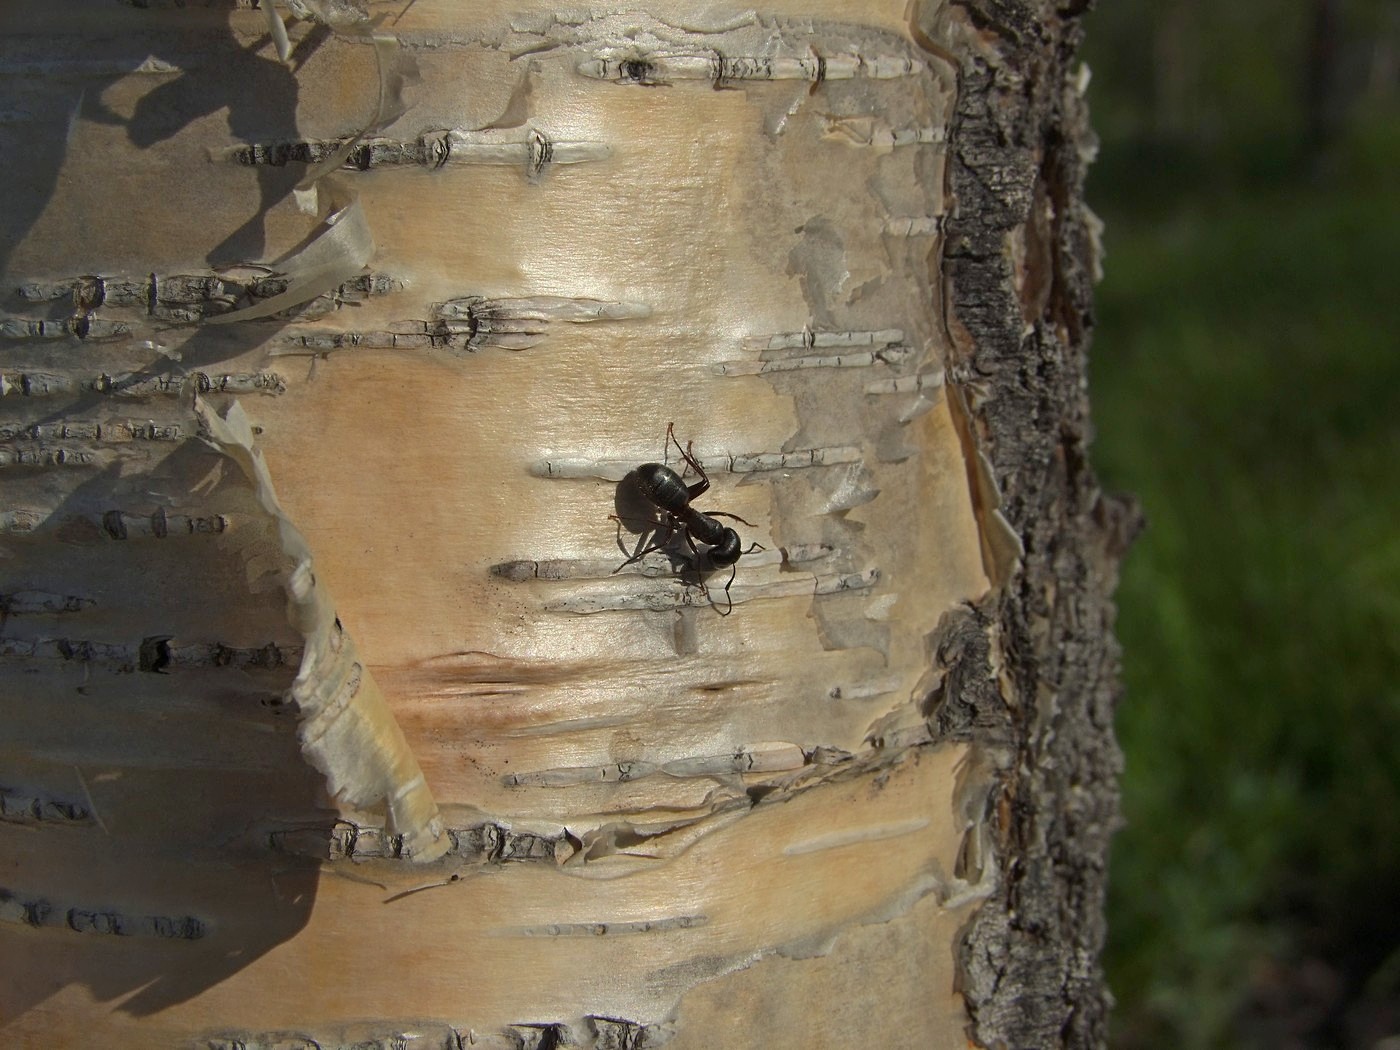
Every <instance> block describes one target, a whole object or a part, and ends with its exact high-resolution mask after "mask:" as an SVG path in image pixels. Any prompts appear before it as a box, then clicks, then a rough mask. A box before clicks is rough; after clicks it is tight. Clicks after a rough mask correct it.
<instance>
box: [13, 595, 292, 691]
mask: <svg viewBox="0 0 1400 1050" xmlns="http://www.w3.org/2000/svg"><path fill="white" fill-rule="evenodd" d="M74 600H81V599H74ZM0 608H2V607H0ZM72 611H79V610H76V609H75V610H72ZM171 639H172V636H171V635H153V636H151V637H149V638H146V639H143V640H142V641H141V642H140V643H139V644H136V645H130V644H126V643H121V642H96V641H92V640H90V639H83V638H0V664H5V663H16V662H22V661H30V660H62V661H64V662H67V663H79V664H87V665H90V666H93V667H98V668H101V669H102V670H106V671H112V672H115V673H118V674H126V673H130V672H132V671H150V672H153V673H158V674H164V673H169V672H171V671H175V670H179V669H183V668H199V667H227V668H230V669H232V670H238V671H247V670H254V669H264V670H271V669H274V668H278V667H295V666H296V665H297V664H299V663H300V662H301V658H302V649H301V647H300V646H296V645H275V644H273V643H272V642H269V643H268V644H267V645H263V646H235V645H224V644H223V643H221V642H188V643H176V644H172V641H171Z"/></svg>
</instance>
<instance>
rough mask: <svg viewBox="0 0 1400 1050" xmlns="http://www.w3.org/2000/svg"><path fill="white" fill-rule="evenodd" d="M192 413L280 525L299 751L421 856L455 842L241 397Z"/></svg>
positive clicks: (337, 790) (332, 786)
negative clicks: (258, 443) (295, 639)
mask: <svg viewBox="0 0 1400 1050" xmlns="http://www.w3.org/2000/svg"><path fill="white" fill-rule="evenodd" d="M195 412H196V414H197V415H198V416H199V419H200V422H201V424H202V425H203V426H204V427H205V430H206V432H207V434H208V440H209V443H210V444H211V445H212V446H213V447H215V448H217V449H218V450H219V451H221V452H223V453H224V454H225V455H227V456H228V457H229V458H230V459H232V460H233V461H234V463H236V464H237V465H238V467H239V469H240V470H242V471H243V473H244V475H245V476H246V478H247V479H248V482H249V483H250V484H251V485H252V486H253V489H254V492H255V493H256V495H257V498H258V502H259V503H260V504H261V505H262V507H263V509H264V511H266V513H267V514H268V516H269V517H270V518H271V519H272V521H273V523H274V524H275V526H276V529H277V536H278V542H279V544H280V554H281V558H282V561H283V562H284V565H283V571H284V573H285V576H286V578H285V580H284V583H283V589H284V590H285V592H286V595H287V615H288V619H289V620H290V622H291V626H292V627H294V628H295V629H296V630H297V631H298V632H299V633H300V634H301V635H302V638H303V639H304V641H305V643H306V644H305V647H304V649H303V651H302V655H301V663H300V665H299V667H298V669H297V676H296V679H295V680H294V681H293V682H292V688H291V697H292V700H293V701H294V702H295V703H296V705H297V709H298V711H299V713H300V715H301V730H300V733H299V734H298V735H299V736H300V738H301V750H302V754H303V755H305V756H306V759H307V760H308V761H309V762H310V763H311V764H312V765H313V766H314V767H315V768H316V769H317V770H319V771H320V772H321V773H322V774H323V775H324V776H325V778H326V789H327V791H329V793H330V794H331V796H332V797H336V796H339V797H340V798H341V799H343V800H344V801H345V802H346V803H348V804H350V805H357V806H372V805H375V804H377V803H380V802H383V803H384V804H385V806H386V808H387V810H388V823H389V827H390V829H391V830H393V831H395V832H399V833H402V834H403V835H404V836H405V841H406V842H407V843H408V847H409V849H410V850H411V851H412V856H413V858H414V859H415V860H418V861H429V860H434V859H436V858H437V857H440V856H442V854H443V852H444V851H445V850H446V849H447V848H448V846H449V845H450V842H449V840H448V838H447V836H446V835H445V834H444V832H443V827H442V819H441V817H440V816H439V814H438V808H437V802H436V801H435V800H434V799H433V795H432V792H431V790H429V788H428V784H427V781H426V780H425V779H424V777H423V770H422V769H421V768H420V767H419V765H418V760H417V758H415V757H414V755H413V752H412V751H411V750H410V749H409V746H408V742H407V741H406V740H405V739H404V736H403V731H402V730H401V729H400V728H399V725H398V723H397V722H396V721H395V720H394V715H393V712H392V711H390V709H389V706H388V704H387V702H386V701H385V699H384V695H383V694H382V693H381V692H380V691H379V687H378V686H377V685H376V684H375V682H374V679H373V677H372V676H371V675H370V673H369V672H368V671H367V670H366V669H365V667H364V664H363V663H361V661H360V660H359V653H358V651H357V649H356V647H355V643H354V641H353V640H352V639H351V638H350V636H349V635H348V634H347V633H346V632H345V629H344V627H343V626H342V625H341V623H340V619H339V618H338V617H337V616H336V614H335V606H334V603H333V602H332V601H331V597H330V595H329V594H328V593H327V591H326V587H325V586H324V585H322V584H320V583H318V581H317V579H316V574H315V572H314V569H313V562H312V556H311V549H310V548H309V547H308V546H307V543H306V538H305V537H304V536H303V535H302V534H301V532H300V531H299V530H298V529H297V527H296V526H295V525H294V524H292V522H291V520H290V519H289V518H288V517H287V515H286V512H285V511H284V510H283V509H282V505H281V503H280V502H279V501H278V499H277V492H276V490H275V489H274V488H273V484H272V475H271V474H270V473H269V471H268V467H267V461H266V460H265V459H264V458H263V456H262V453H261V451H259V450H258V449H256V448H254V446H253V427H252V424H251V423H249V422H248V417H247V416H246V415H245V414H244V412H243V408H242V406H241V405H240V404H239V403H238V402H237V401H235V402H234V403H233V405H232V406H230V408H229V410H228V412H227V413H226V414H225V415H224V416H222V417H221V416H218V415H216V414H215V413H214V412H213V411H212V410H211V409H210V408H209V406H208V405H207V404H206V403H205V402H203V401H199V400H196V401H195ZM148 641H149V639H148Z"/></svg>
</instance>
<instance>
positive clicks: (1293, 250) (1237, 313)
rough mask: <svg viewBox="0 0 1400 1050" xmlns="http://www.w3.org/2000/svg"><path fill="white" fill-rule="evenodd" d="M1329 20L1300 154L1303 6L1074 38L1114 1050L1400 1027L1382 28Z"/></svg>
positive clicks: (1399, 289)
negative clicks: (1101, 584)
mask: <svg viewBox="0 0 1400 1050" xmlns="http://www.w3.org/2000/svg"><path fill="white" fill-rule="evenodd" d="M1387 8H1389V11H1390V12H1391V14H1390V16H1388V15H1387ZM1338 10H1339V12H1340V14H1341V23H1340V30H1339V32H1338V35H1337V44H1338V46H1337V49H1336V52H1335V55H1334V57H1335V61H1336V69H1335V70H1334V73H1335V78H1334V80H1333V81H1332V83H1333V84H1334V85H1335V91H1336V98H1334V99H1332V100H1330V103H1331V104H1333V105H1334V106H1335V108H1334V110H1333V112H1334V113H1335V114H1336V115H1337V120H1336V123H1335V127H1333V128H1332V129H1331V132H1332V134H1331V135H1330V137H1329V138H1328V139H1327V140H1326V141H1323V142H1319V141H1318V140H1317V139H1316V138H1313V137H1311V136H1310V128H1311V126H1310V123H1309V120H1310V114H1309V106H1310V105H1312V104H1313V103H1310V101H1309V99H1308V96H1307V87H1308V84H1309V83H1310V81H1309V80H1308V78H1307V77H1306V76H1305V75H1304V71H1305V70H1306V68H1307V65H1308V58H1307V55H1308V53H1309V46H1310V44H1309V33H1310V32H1314V31H1315V23H1314V22H1313V20H1312V18H1311V13H1312V9H1311V8H1310V7H1308V6H1307V5H1297V4H1290V5H1275V6H1266V5H1261V4H1258V3H1246V4H1243V5H1239V4H1236V5H1209V4H1206V3H1203V2H1194V3H1184V4H1176V5H1152V4H1147V3H1145V2H1141V0H1107V2H1105V3H1104V4H1103V5H1102V8H1101V10H1100V11H1099V12H1097V13H1096V14H1095V15H1094V16H1092V17H1091V20H1090V23H1089V44H1088V47H1087V50H1086V55H1085V57H1086V60H1087V61H1088V62H1089V64H1090V66H1091V67H1092V68H1093V70H1094V81H1093V86H1092V88H1091V91H1090V101H1091V104H1092V105H1093V107H1094V112H1095V123H1096V126H1097V127H1098V129H1099V131H1100V134H1101V136H1102V139H1103V150H1102V154H1101V157H1100V161H1099V163H1098V165H1097V166H1096V168H1095V169H1094V171H1093V173H1092V175H1091V179H1090V186H1089V199H1090V203H1091V205H1093V206H1094V207H1095V208H1096V210H1098V211H1099V212H1100V214H1101V215H1102V216H1103V217H1104V219H1105V220H1106V222H1107V224H1108V225H1107V233H1106V236H1105V241H1106V247H1107V259H1106V263H1105V269H1106V278H1105V280H1104V282H1103V284H1102V285H1101V286H1100V288H1099V293H1098V322H1097V326H1096V330H1095V335H1094V359H1093V361H1094V363H1093V399H1094V413H1095V419H1096V425H1097V429H1098V439H1097V442H1096V446H1095V460H1096V463H1097V465H1098V468H1099V470H1100V473H1101V475H1102V476H1103V479H1104V482H1105V484H1106V486H1108V487H1110V488H1122V489H1127V490H1129V491H1132V492H1135V493H1136V494H1137V495H1138V497H1139V498H1140V499H1141V501H1142V504H1143V506H1144V509H1145V512H1146V516H1147V519H1148V522H1149V526H1148V530H1147V531H1146V532H1145V533H1144V535H1143V536H1142V538H1141V539H1140V540H1139V542H1138V544H1137V545H1136V547H1135V548H1134V549H1133V550H1132V551H1131V552H1130V554H1129V556H1128V559H1127V562H1126V564H1125V566H1124V572H1123V581H1122V585H1121V588H1120V591H1119V595H1118V603H1119V609H1120V618H1119V625H1118V633H1119V637H1120V639H1121V641H1122V643H1123V648H1124V679H1125V686H1126V692H1125V696H1124V699H1123V701H1122V703H1121V705H1120V708H1119V722H1118V726H1119V733H1120V738H1121V741H1122V745H1123V748H1124V751H1125V755H1126V761H1127V769H1126V773H1125V776H1124V780H1123V793H1124V794H1123V807H1124V815H1125V818H1126V820H1127V826H1126V828H1125V830H1124V831H1123V832H1122V833H1121V834H1120V835H1119V837H1118V839H1117V840H1116V843H1115V847H1114V853H1113V859H1112V869H1111V876H1112V881H1111V886H1110V909H1109V922H1110V943H1109V946H1108V951H1107V954H1106V963H1107V966H1108V970H1109V979H1110V982H1111V984H1112V987H1113V990H1114V992H1115V994H1116V996H1117V997H1118V999H1119V1007H1118V1011H1117V1014H1116V1020H1115V1025H1114V1043H1115V1045H1116V1046H1120V1047H1124V1048H1129V1047H1131V1048H1134V1050H1136V1048H1150V1047H1171V1048H1173V1050H1175V1048H1187V1050H1190V1048H1197V1047H1199V1048H1216V1047H1269V1048H1270V1050H1274V1048H1281V1047H1351V1046H1356V1047H1367V1048H1369V1047H1370V1046H1371V1045H1373V1043H1374V1041H1375V1040H1376V1039H1378V1038H1379V1037H1381V1036H1383V1035H1390V1034H1396V1033H1397V1032H1400V483H1398V482H1400V470H1397V466H1396V465H1397V463H1400V338H1397V332H1400V280H1398V279H1397V275H1396V269H1397V265H1396V264H1397V261H1398V260H1400V174H1397V173H1400V113H1398V112H1397V108H1398V107H1397V106H1396V99H1395V88H1394V85H1393V84H1389V85H1387V84H1386V83H1384V82H1382V83H1380V84H1379V85H1378V84H1377V82H1376V76H1375V69H1376V67H1375V62H1376V61H1377V60H1378V58H1377V54H1376V49H1377V48H1378V47H1381V46H1383V45H1384V43H1385V38H1384V33H1385V32H1390V33H1391V45H1392V46H1393V45H1394V44H1395V43H1396V41H1395V36H1396V30H1397V29H1398V28H1400V26H1397V25H1395V24H1394V22H1395V18H1394V11H1395V6H1394V5H1393V4H1391V5H1384V4H1379V3H1374V4H1361V3H1357V4H1353V5H1351V6H1346V5H1342V6H1340V7H1339V8H1338ZM1388 17H1390V19H1391V21H1387V18H1388ZM1162 34H1167V36H1168V37H1169V39H1165V40H1164V39H1163V38H1162ZM1183 54H1185V55H1187V57H1186V58H1182V57H1181V56H1182V55H1183ZM1368 55H1369V56H1370V64H1369V65H1368V60H1367V56H1368ZM1384 57H1385V56H1384V54H1381V55H1380V56H1379V59H1383V58H1384ZM1167 61H1170V62H1177V61H1181V62H1186V63H1187V64H1188V65H1189V68H1188V69H1186V70H1184V71H1183V70H1179V69H1170V70H1162V69H1160V68H1157V67H1158V66H1159V65H1160V64H1161V63H1162V62H1167ZM1382 72H1384V70H1383V69H1382ZM1315 101H1316V100H1314V102H1315Z"/></svg>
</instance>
